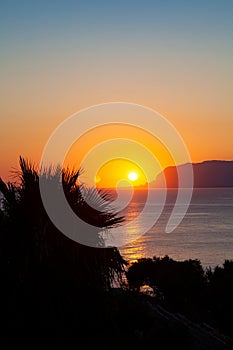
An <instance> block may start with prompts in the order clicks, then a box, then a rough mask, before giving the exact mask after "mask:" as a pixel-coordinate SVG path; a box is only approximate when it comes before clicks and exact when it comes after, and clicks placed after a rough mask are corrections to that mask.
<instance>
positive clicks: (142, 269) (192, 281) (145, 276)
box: [126, 256, 233, 337]
mask: <svg viewBox="0 0 233 350" xmlns="http://www.w3.org/2000/svg"><path fill="white" fill-rule="evenodd" d="M126 274H127V280H128V283H129V288H130V289H131V290H135V291H137V292H138V291H139V290H140V287H141V286H143V285H148V286H150V287H151V288H153V291H154V296H155V300H156V302H158V303H159V304H160V305H162V306H164V307H165V308H166V309H168V310H169V311H171V312H176V313H177V312H178V313H182V314H184V315H186V316H188V317H189V318H190V319H192V320H195V321H198V322H207V323H209V324H211V325H212V326H213V327H214V328H215V329H218V330H219V331H221V332H223V333H225V334H227V335H229V336H231V337H232V336H233V298H232V295H233V260H225V262H224V264H223V267H220V266H216V267H215V268H214V269H213V270H212V269H211V268H208V269H206V270H204V269H203V267H202V266H201V263H200V261H199V260H191V259H189V260H185V261H175V260H173V259H171V258H169V257H168V256H165V257H162V258H160V257H154V258H143V259H139V260H138V261H136V262H134V263H133V264H132V265H131V266H130V267H129V268H128V271H127V272H126Z"/></svg>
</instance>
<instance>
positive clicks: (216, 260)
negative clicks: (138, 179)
mask: <svg viewBox="0 0 233 350" xmlns="http://www.w3.org/2000/svg"><path fill="white" fill-rule="evenodd" d="M153 191H155V195H156V191H158V190H156V189H154V190H153ZM176 196H177V190H176V189H168V191H167V199H166V203H165V205H164V207H163V211H162V213H161V215H160V217H159V218H158V220H157V222H156V223H155V224H154V225H153V226H152V227H151V229H149V230H148V231H147V232H146V233H145V234H143V235H140V234H139V237H138V238H136V239H132V241H130V242H129V243H128V244H126V245H124V246H121V247H120V248H119V250H120V252H121V254H122V256H123V257H124V258H125V260H127V261H128V262H129V263H132V262H134V261H136V260H137V259H140V258H152V257H154V256H156V257H163V256H165V255H168V256H169V257H170V258H173V259H175V260H179V261H182V260H186V259H198V260H200V261H201V264H202V266H203V267H204V268H206V267H211V268H214V267H215V266H217V265H219V266H222V264H223V263H224V261H225V260H226V259H230V260H231V259H233V188H196V189H194V190H193V194H192V199H191V203H190V205H189V208H188V210H187V213H186V215H185V216H184V218H183V220H182V221H181V222H180V224H179V225H178V227H176V228H175V230H174V231H173V232H170V233H166V225H167V222H168V220H169V217H170V215H171V211H172V209H173V207H174V203H175V199H176ZM145 201H146V194H145V191H143V190H138V191H137V194H136V195H134V196H133V198H132V200H131V202H130V203H129V204H128V205H127V207H126V208H125V209H124V210H122V212H121V214H122V215H124V217H125V221H126V222H129V221H131V224H132V225H134V226H132V227H133V229H132V232H133V231H135V232H137V234H138V233H140V229H142V228H143V227H142V226H143V223H142V222H140V220H139V221H137V220H135V218H136V217H137V216H138V215H140V213H141V212H142V210H143V207H144V206H145ZM154 212H156V207H153V205H151V207H150V210H147V211H146V212H145V213H144V214H143V215H144V217H143V218H142V220H143V221H144V222H145V221H147V220H150V219H151V216H153V215H154V214H153V213H154Z"/></svg>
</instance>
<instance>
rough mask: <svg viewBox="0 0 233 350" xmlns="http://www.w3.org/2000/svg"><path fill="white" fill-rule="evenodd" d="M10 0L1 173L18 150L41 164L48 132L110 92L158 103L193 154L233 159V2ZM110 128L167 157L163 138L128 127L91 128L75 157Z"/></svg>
mask: <svg viewBox="0 0 233 350" xmlns="http://www.w3.org/2000/svg"><path fill="white" fill-rule="evenodd" d="M13 2H14V5H12V2H5V3H4V5H3V7H2V11H1V14H0V16H1V18H0V30H1V33H2V34H1V47H2V57H1V64H0V70H1V86H0V93H1V106H0V118H1V119H0V120H1V125H0V145H1V158H0V176H1V177H2V178H3V179H5V180H8V179H10V174H11V173H10V171H11V170H12V168H15V167H17V165H18V157H19V155H23V156H25V157H28V158H29V159H31V160H32V161H34V162H36V163H39V162H40V158H41V155H42V151H43V149H44V146H45V144H46V142H47V140H48V139H49V137H50V135H51V133H52V132H53V131H54V129H55V128H56V127H57V126H58V125H59V123H61V122H62V121H64V120H65V119H66V118H68V117H69V116H70V115H71V114H73V113H76V112H77V111H79V110H81V109H82V108H87V107H90V106H92V105H95V104H100V103H106V102H111V101H125V102H131V103H136V104H140V105H144V106H147V107H150V108H152V109H154V110H155V111H158V112H159V113H160V114H161V115H163V116H164V117H165V118H167V119H168V120H169V121H170V122H171V123H172V124H173V125H174V127H175V128H176V129H177V130H178V132H179V133H180V134H181V136H182V138H183V140H184V142H185V143H186V145H187V148H188V150H189V153H190V156H191V159H192V161H193V162H200V161H203V160H207V159H225V160H232V159H233V137H232V135H233V102H232V101H233V100H232V91H233V85H232V82H233V79H232V78H233V71H232V60H233V49H232V23H233V21H232V16H231V14H232V8H231V7H232V2H229V1H225V0H223V1H220V2H215V4H214V5H212V2H210V1H207V2H205V4H204V3H203V2H196V1H195V2H192V1H190V2H180V1H176V2H175V1H168V2H162V1H161V2H158V4H157V2H147V1H146V2H141V3H137V4H136V2H133V5H132V6H129V4H127V2H121V1H120V2H112V3H111V2H109V1H108V2H106V4H105V5H106V6H103V8H99V7H98V6H97V3H96V4H95V3H94V2H93V4H92V7H91V8H90V7H88V4H87V3H88V2H87V3H86V2H83V3H82V4H80V5H79V6H78V3H79V2H77V3H76V2H71V3H70V2H69V0H67V2H64V4H62V2H54V4H53V6H49V5H48V4H47V2H43V1H41V2H38V3H35V2H31V4H30V3H28V6H27V7H25V8H23V7H22V6H21V2H19V1H13ZM68 4H69V5H68ZM103 135H104V136H103ZM105 136H108V137H110V136H111V137H112V138H115V137H118V138H119V137H123V138H124V137H126V136H127V138H131V139H132V140H135V141H137V142H141V141H143V144H144V145H145V146H146V147H148V149H149V150H150V151H151V152H152V153H153V154H155V155H156V156H157V157H159V159H160V161H161V163H162V164H163V166H166V165H167V164H170V160H169V155H167V154H166V151H165V150H164V149H162V148H161V145H159V143H158V140H157V141H156V140H152V139H151V137H150V136H148V135H146V136H145V135H143V133H142V132H141V131H138V130H137V131H135V130H134V131H132V130H131V129H127V128H126V129H123V128H121V127H118V128H117V129H115V130H112V129H111V128H110V127H109V129H108V130H105V131H104V133H102V131H100V130H99V131H95V132H94V134H90V135H89V136H88V135H84V136H83V137H82V140H79V149H78V151H77V152H78V157H80V156H84V155H85V153H86V151H87V150H88V149H90V148H91V147H93V144H96V143H98V142H103V141H104V140H105ZM74 148H75V146H74ZM70 152H71V153H72V152H74V153H72V156H71V153H70V155H68V158H69V157H70V158H69V159H68V160H69V161H71V160H72V161H71V162H70V163H73V162H74V164H72V165H77V162H78V161H77V158H78V157H76V154H75V152H76V151H74V150H71V151H70ZM153 171H154V174H156V172H157V169H152V170H151V173H150V178H151V177H152V175H151V174H152V173H153ZM121 175H122V174H119V176H121ZM89 180H90V179H89ZM89 180H88V181H89Z"/></svg>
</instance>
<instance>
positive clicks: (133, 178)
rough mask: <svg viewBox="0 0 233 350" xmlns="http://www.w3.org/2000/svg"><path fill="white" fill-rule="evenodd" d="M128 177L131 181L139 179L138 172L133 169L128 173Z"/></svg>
mask: <svg viewBox="0 0 233 350" xmlns="http://www.w3.org/2000/svg"><path fill="white" fill-rule="evenodd" d="M128 179H129V180H130V181H136V180H137V179H138V174H137V173H135V171H131V172H130V173H129V174H128Z"/></svg>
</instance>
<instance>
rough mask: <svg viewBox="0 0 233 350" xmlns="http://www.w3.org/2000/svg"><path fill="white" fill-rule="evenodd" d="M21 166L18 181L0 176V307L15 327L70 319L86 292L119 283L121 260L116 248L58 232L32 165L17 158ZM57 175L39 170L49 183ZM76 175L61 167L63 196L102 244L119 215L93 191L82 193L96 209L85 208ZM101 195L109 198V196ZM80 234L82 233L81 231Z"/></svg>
mask: <svg viewBox="0 0 233 350" xmlns="http://www.w3.org/2000/svg"><path fill="white" fill-rule="evenodd" d="M20 168H21V170H20V172H19V174H18V182H17V183H8V184H6V183H4V182H3V181H2V180H1V179H0V191H1V193H2V195H3V200H2V203H1V211H0V225H1V230H0V274H1V301H2V308H1V309H2V310H5V316H6V322H9V325H13V326H14V325H21V326H22V325H24V324H28V323H30V322H31V320H33V321H34V322H35V320H36V321H37V322H38V324H40V323H41V324H42V325H45V324H60V323H63V322H65V320H66V319H69V318H71V319H73V320H74V318H72V317H71V316H73V317H75V315H74V314H73V311H72V310H75V309H77V305H80V300H81V298H83V300H85V301H84V304H85V303H86V302H87V300H88V297H87V296H88V295H89V296H90V293H92V294H96V295H99V294H100V293H104V292H106V291H108V290H110V288H111V286H112V283H114V282H115V281H117V282H118V283H119V285H121V284H122V276H123V274H124V266H125V262H124V260H123V258H122V257H121V255H120V253H119V251H118V249H117V248H115V247H112V248H104V247H103V248H92V247H89V246H84V245H82V244H79V243H76V242H74V241H72V240H70V239H69V238H67V237H66V236H64V235H63V234H62V233H61V232H60V231H59V230H57V229H56V227H54V225H53V224H52V222H51V221H50V220H49V218H48V216H47V214H46V211H45V209H44V206H43V204H42V201H41V196H40V190H39V174H38V171H37V169H36V167H35V166H34V165H32V164H31V163H30V162H28V161H26V160H24V159H23V158H20ZM57 175H59V176H60V174H56V173H53V174H52V172H51V170H49V171H47V172H46V173H44V174H43V176H46V180H47V181H52V180H54V177H56V176H57ZM78 177H79V172H74V171H69V170H68V169H65V170H63V171H62V184H63V188H64V192H65V195H66V197H67V200H68V202H69V204H70V205H71V207H72V209H73V210H74V211H75V213H77V215H79V217H81V218H82V219H83V220H84V221H86V222H89V223H90V224H92V225H95V227H96V229H93V232H92V234H93V237H94V239H95V240H96V242H99V245H100V246H103V240H102V238H101V229H102V228H103V229H107V228H108V227H112V226H115V225H117V224H119V223H120V222H121V221H122V218H118V217H116V215H115V214H114V213H113V212H111V210H110V209H109V207H108V205H107V204H106V202H103V201H102V200H101V199H99V197H98V198H97V197H96V194H95V192H94V191H92V190H91V189H86V191H88V196H89V199H90V198H91V200H92V203H94V207H95V209H93V208H92V207H90V206H88V205H87V204H86V202H85V201H84V200H83V199H82V195H81V192H80V190H81V188H80V187H81V185H80V184H79V183H78ZM101 195H102V198H105V199H109V200H110V198H109V197H108V194H106V193H102V194H101ZM81 229H82V227H77V230H81ZM80 233H81V234H83V235H85V231H83V232H80ZM76 311H77V310H76ZM66 313H67V315H66ZM66 316H67V317H66Z"/></svg>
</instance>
